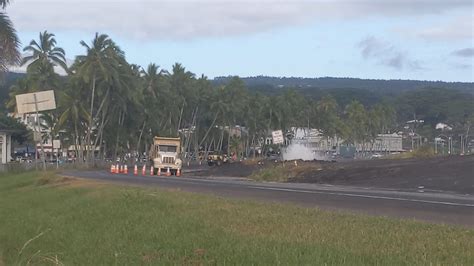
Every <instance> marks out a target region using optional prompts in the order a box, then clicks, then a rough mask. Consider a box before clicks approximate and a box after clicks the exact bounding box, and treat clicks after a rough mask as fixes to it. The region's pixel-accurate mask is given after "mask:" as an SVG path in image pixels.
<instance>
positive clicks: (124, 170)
mask: <svg viewBox="0 0 474 266" xmlns="http://www.w3.org/2000/svg"><path fill="white" fill-rule="evenodd" d="M123 173H124V174H126V175H128V165H125V169H123Z"/></svg>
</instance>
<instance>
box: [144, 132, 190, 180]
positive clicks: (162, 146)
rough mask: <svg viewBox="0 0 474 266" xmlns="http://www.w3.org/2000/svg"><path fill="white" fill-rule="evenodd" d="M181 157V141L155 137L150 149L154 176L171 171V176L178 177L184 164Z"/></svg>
mask: <svg viewBox="0 0 474 266" xmlns="http://www.w3.org/2000/svg"><path fill="white" fill-rule="evenodd" d="M180 155H181V139H180V138H167V137H154V138H153V144H152V146H151V149H150V159H151V160H152V164H153V169H154V174H156V173H157V172H158V170H160V171H161V173H163V174H164V173H166V172H167V171H168V169H169V171H170V172H171V174H173V175H176V173H177V172H178V170H179V171H180V172H181V167H182V164H183V162H182V161H181V159H180Z"/></svg>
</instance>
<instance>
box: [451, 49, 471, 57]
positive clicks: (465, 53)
mask: <svg viewBox="0 0 474 266" xmlns="http://www.w3.org/2000/svg"><path fill="white" fill-rule="evenodd" d="M451 55H454V56H460V57H473V56H474V48H464V49H459V50H456V51H453V52H452V53H451Z"/></svg>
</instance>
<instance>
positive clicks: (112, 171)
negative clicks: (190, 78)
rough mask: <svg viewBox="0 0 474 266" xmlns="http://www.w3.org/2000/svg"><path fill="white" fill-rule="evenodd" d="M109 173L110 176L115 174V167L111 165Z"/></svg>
mask: <svg viewBox="0 0 474 266" xmlns="http://www.w3.org/2000/svg"><path fill="white" fill-rule="evenodd" d="M110 173H111V174H114V173H115V165H113V164H112V165H111V166H110Z"/></svg>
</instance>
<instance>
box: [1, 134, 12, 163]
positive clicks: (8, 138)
mask: <svg viewBox="0 0 474 266" xmlns="http://www.w3.org/2000/svg"><path fill="white" fill-rule="evenodd" d="M11 154H12V135H11V133H10V132H9V131H6V130H0V163H1V164H6V163H8V162H10V161H11V159H12V156H11Z"/></svg>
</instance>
